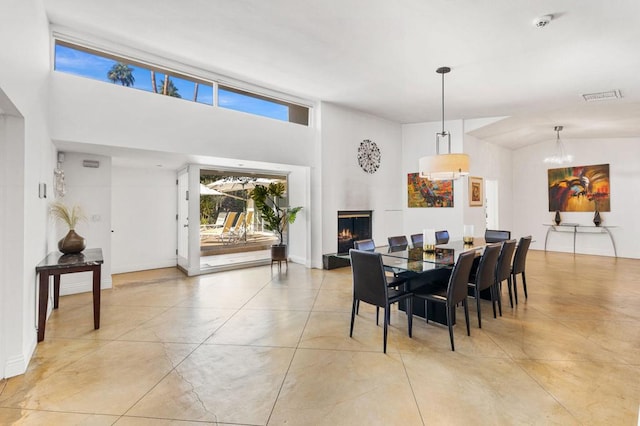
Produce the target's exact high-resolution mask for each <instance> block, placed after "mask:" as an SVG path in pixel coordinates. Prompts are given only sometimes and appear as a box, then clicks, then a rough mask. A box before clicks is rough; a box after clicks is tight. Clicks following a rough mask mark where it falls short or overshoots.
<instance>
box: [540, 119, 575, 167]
mask: <svg viewBox="0 0 640 426" xmlns="http://www.w3.org/2000/svg"><path fill="white" fill-rule="evenodd" d="M562 129H564V127H563V126H555V127H554V128H553V130H555V132H556V153H555V154H554V155H552V156H550V157H546V158H545V159H544V162H545V163H547V164H564V163H570V162H572V161H573V155H570V154H567V151H566V150H565V149H564V144H563V143H562V140H560V132H561V131H562Z"/></svg>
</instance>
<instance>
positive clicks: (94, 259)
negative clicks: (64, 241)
mask: <svg viewBox="0 0 640 426" xmlns="http://www.w3.org/2000/svg"><path fill="white" fill-rule="evenodd" d="M102 263H104V258H103V257H102V249H100V248H94V249H85V250H83V251H82V252H80V253H74V254H63V253H60V252H59V251H52V252H51V253H49V254H48V255H47V257H45V258H44V259H42V261H41V262H40V263H39V264H38V265H37V266H36V272H40V271H43V270H53V269H66V268H75V267H78V266H91V265H98V264H102Z"/></svg>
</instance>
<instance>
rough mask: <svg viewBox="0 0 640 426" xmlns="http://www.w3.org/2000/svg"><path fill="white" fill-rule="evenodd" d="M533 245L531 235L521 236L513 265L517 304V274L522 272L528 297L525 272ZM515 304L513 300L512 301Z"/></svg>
mask: <svg viewBox="0 0 640 426" xmlns="http://www.w3.org/2000/svg"><path fill="white" fill-rule="evenodd" d="M530 245H531V235H529V236H527V237H522V238H520V242H519V243H518V248H516V254H515V256H514V257H513V266H512V267H511V277H512V281H513V295H514V296H515V299H516V305H517V304H518V289H517V285H516V275H518V274H522V288H523V289H524V298H525V299H527V298H528V297H529V296H528V295H527V277H526V275H525V273H524V270H525V267H526V265H527V253H529V246H530ZM509 301H510V302H511V287H509ZM511 306H513V302H511Z"/></svg>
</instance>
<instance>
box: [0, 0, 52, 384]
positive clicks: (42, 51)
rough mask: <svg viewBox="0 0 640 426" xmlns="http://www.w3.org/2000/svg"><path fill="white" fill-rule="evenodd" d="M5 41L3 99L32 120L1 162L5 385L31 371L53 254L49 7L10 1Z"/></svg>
mask: <svg viewBox="0 0 640 426" xmlns="http://www.w3.org/2000/svg"><path fill="white" fill-rule="evenodd" d="M0 39H2V40H5V43H3V45H2V49H0V64H2V65H1V66H0V91H2V92H3V93H4V94H5V96H6V99H5V101H8V102H10V103H11V104H12V105H14V106H15V110H17V111H18V112H19V113H18V115H19V116H21V117H24V121H22V120H21V119H17V122H16V121H15V120H14V119H10V121H11V122H10V123H9V124H7V122H6V121H5V125H4V127H5V129H4V132H5V138H4V141H3V144H4V145H5V146H4V147H3V154H4V153H7V156H4V155H3V156H2V157H1V158H0V168H2V169H4V168H5V167H6V168H7V170H9V171H10V175H9V176H6V178H5V175H3V180H2V182H1V183H0V192H2V194H3V195H2V197H0V201H1V202H2V205H1V206H0V207H1V208H2V209H3V210H4V215H3V219H2V222H1V223H0V234H1V235H2V240H5V238H6V239H7V240H6V242H4V243H2V244H3V249H2V250H3V253H4V256H2V259H0V269H1V270H2V271H3V272H2V275H1V278H2V281H0V287H2V291H1V293H2V295H3V297H2V300H0V310H1V311H2V313H1V317H2V325H1V327H2V332H0V363H1V365H0V377H10V376H13V375H16V374H20V373H22V372H24V371H25V370H26V367H27V364H28V362H29V359H30V358H31V354H32V353H33V350H34V348H35V344H36V327H35V306H36V293H35V288H36V286H35V285H34V283H35V280H36V277H35V266H36V265H37V264H38V262H40V260H41V259H42V258H43V257H44V256H45V254H46V252H47V249H48V243H47V236H48V234H49V228H48V225H47V223H48V222H47V200H46V199H40V198H38V183H40V182H43V183H46V184H47V186H48V187H49V188H51V184H52V180H53V178H52V176H53V164H54V163H53V155H54V150H53V146H52V144H51V141H50V138H49V132H48V126H47V118H48V117H47V109H48V75H49V33H48V23H47V18H46V15H45V12H44V8H43V6H42V2H41V1H39V0H7V1H3V2H2V5H1V6H0ZM3 103H4V102H3ZM9 207H10V208H9ZM5 244H6V245H5ZM9 244H10V245H9Z"/></svg>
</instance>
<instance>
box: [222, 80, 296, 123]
mask: <svg viewBox="0 0 640 426" xmlns="http://www.w3.org/2000/svg"><path fill="white" fill-rule="evenodd" d="M218 105H219V106H220V107H222V108H228V109H233V110H235V111H243V112H248V113H251V114H256V115H261V116H264V117H269V118H275V119H276V120H282V121H289V108H288V107H287V106H286V105H282V104H278V103H276V102H270V101H267V100H264V99H259V98H254V97H252V96H248V95H243V94H241V93H236V92H232V91H229V90H225V89H223V88H218Z"/></svg>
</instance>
